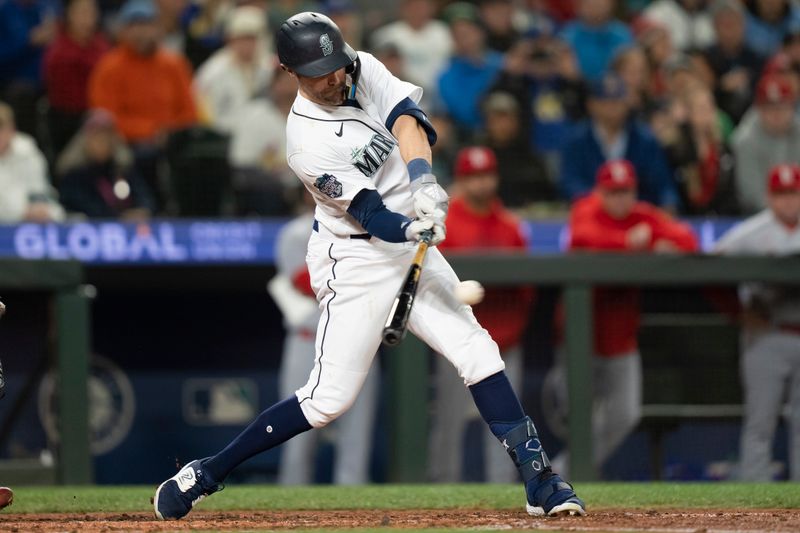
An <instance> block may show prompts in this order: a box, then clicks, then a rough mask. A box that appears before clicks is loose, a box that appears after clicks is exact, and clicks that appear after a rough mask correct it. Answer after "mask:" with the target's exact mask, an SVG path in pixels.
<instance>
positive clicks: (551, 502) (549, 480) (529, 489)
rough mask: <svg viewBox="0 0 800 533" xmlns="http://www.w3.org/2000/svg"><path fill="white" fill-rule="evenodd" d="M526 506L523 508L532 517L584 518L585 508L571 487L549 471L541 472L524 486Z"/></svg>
mask: <svg viewBox="0 0 800 533" xmlns="http://www.w3.org/2000/svg"><path fill="white" fill-rule="evenodd" d="M525 494H526V495H527V497H528V504H527V505H526V506H525V508H526V510H527V511H528V514H529V515H532V516H545V515H546V516H585V515H586V506H585V505H584V504H583V500H581V499H580V498H578V496H577V495H576V494H575V491H574V490H573V489H572V485H570V484H569V483H567V482H566V481H564V480H563V479H561V477H560V476H559V475H558V474H554V473H553V472H552V471H550V470H546V471H545V472H542V474H541V475H540V476H539V477H537V478H536V479H532V480H530V481H529V482H528V483H526V484H525Z"/></svg>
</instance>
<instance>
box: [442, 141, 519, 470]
mask: <svg viewBox="0 0 800 533" xmlns="http://www.w3.org/2000/svg"><path fill="white" fill-rule="evenodd" d="M454 177H455V180H456V190H455V191H454V195H453V197H452V199H451V200H450V210H449V212H448V214H447V221H446V227H447V240H445V241H444V242H442V243H441V244H439V249H440V250H442V252H443V253H445V254H447V253H450V252H459V251H461V252H464V251H475V250H482V251H485V250H488V249H491V251H492V252H496V251H504V252H507V251H509V250H511V251H520V252H524V251H525V250H526V249H527V240H526V238H525V235H524V231H523V228H522V225H521V223H520V221H519V220H518V219H517V218H516V217H515V216H514V215H513V214H512V213H511V212H510V211H508V210H507V209H506V208H505V207H503V203H502V202H501V201H500V199H499V198H498V196H497V187H498V183H499V176H498V173H497V158H496V156H495V154H494V152H493V151H492V150H491V149H490V148H486V147H482V146H471V147H468V148H464V149H462V150H461V151H460V152H459V153H458V155H457V156H456V162H455V171H454ZM531 293H532V291H531V289H529V288H519V287H509V288H506V287H502V288H491V289H488V290H487V291H486V294H485V296H484V299H483V301H482V302H481V303H480V304H477V305H476V306H475V307H474V309H473V312H474V313H475V317H476V318H477V319H478V322H479V323H480V324H481V325H482V326H483V327H484V328H486V329H487V330H488V331H489V333H490V334H491V336H492V338H493V339H494V340H495V342H496V343H497V345H498V347H499V348H500V355H501V356H502V357H503V361H504V362H505V364H506V375H508V379H509V380H510V381H511V383H512V385H513V386H514V388H515V389H516V390H519V389H520V388H521V386H522V360H523V353H522V347H521V345H520V344H521V340H522V334H523V331H524V329H525V325H526V324H527V321H528V310H529V308H530V304H531V297H532V294H531ZM442 359H443V358H437V359H436V399H435V402H434V420H433V424H432V432H431V446H430V450H431V457H430V461H429V464H430V465H431V476H432V478H433V479H434V480H435V481H459V480H460V471H461V465H462V454H461V453H460V452H461V450H462V449H463V446H462V443H463V438H464V430H465V429H466V425H467V423H468V422H469V420H470V419H473V418H474V419H479V417H480V415H479V414H478V412H477V411H476V410H472V411H471V412H470V410H468V409H467V406H468V403H467V402H466V400H467V399H468V398H467V394H468V392H467V391H466V390H465V389H464V383H463V381H462V380H461V379H459V377H458V376H457V375H455V374H453V372H452V371H451V369H450V368H449V366H448V363H447V362H446V361H444V360H442ZM484 451H485V458H486V460H485V464H486V468H485V471H486V478H487V481H490V482H492V483H511V482H514V481H516V480H517V478H518V474H517V472H516V469H515V468H514V465H513V464H509V462H508V459H507V458H506V457H505V455H506V453H505V451H504V450H503V449H501V448H498V447H497V446H495V445H494V437H493V436H492V434H491V432H487V433H486V439H485V441H484Z"/></svg>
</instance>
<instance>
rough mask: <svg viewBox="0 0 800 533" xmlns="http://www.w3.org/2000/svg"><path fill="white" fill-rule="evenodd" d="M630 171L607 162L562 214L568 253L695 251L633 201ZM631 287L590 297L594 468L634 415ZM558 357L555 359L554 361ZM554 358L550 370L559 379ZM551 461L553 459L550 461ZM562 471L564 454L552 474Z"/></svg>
mask: <svg viewBox="0 0 800 533" xmlns="http://www.w3.org/2000/svg"><path fill="white" fill-rule="evenodd" d="M636 187H637V178H636V171H635V170H634V168H633V165H631V163H630V162H628V161H625V160H614V161H609V162H607V163H605V164H604V165H603V166H601V167H600V169H599V170H598V172H597V176H596V186H595V189H594V191H593V193H592V194H590V195H588V196H586V197H584V198H582V199H580V200H578V201H577V202H575V204H574V205H573V207H572V211H571V213H570V221H569V228H570V232H571V238H570V245H569V247H570V250H573V251H575V250H585V251H596V252H638V253H650V252H655V253H680V252H693V251H696V250H697V248H698V242H697V238H696V237H695V235H694V233H693V232H692V229H691V228H690V227H689V226H687V225H685V224H683V223H680V222H678V221H676V220H674V219H673V218H672V217H670V215H669V214H667V213H666V212H665V211H663V210H661V209H658V208H657V207H655V206H653V205H651V204H648V203H646V202H640V201H637V200H636ZM639 321H640V310H639V290H638V289H629V288H602V289H597V290H595V292H594V355H593V357H592V363H591V364H592V376H593V380H594V383H593V387H594V388H593V396H594V403H595V406H594V411H593V413H594V414H593V420H592V428H593V431H592V442H593V445H594V464H595V466H596V467H597V468H599V467H601V466H602V465H603V463H604V462H605V461H606V459H608V457H609V456H610V455H611V454H612V453H613V452H614V450H615V449H616V448H617V447H618V446H619V445H620V444H621V443H622V441H623V440H624V439H625V437H627V436H628V434H629V433H630V432H631V431H633V429H634V428H635V427H636V424H637V423H638V422H639V418H640V416H641V404H642V363H641V357H640V355H639V347H638V343H637V332H638V330H639ZM562 359H563V358H562ZM564 363H565V361H561V362H560V364H559V365H558V369H557V370H555V371H556V372H558V373H560V375H561V376H563V375H564V368H563V367H564ZM556 461H557V462H556ZM562 463H563V464H564V466H566V463H567V461H566V454H565V453H562V454H561V455H559V456H558V457H557V458H556V460H555V461H554V465H556V466H554V467H553V468H554V470H557V471H559V472H561V471H563V470H558V467H560V466H561V464H562Z"/></svg>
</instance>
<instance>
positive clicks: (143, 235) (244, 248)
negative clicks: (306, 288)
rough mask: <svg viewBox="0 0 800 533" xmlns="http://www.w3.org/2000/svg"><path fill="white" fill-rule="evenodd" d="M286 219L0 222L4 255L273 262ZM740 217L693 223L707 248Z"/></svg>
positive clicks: (540, 245)
mask: <svg viewBox="0 0 800 533" xmlns="http://www.w3.org/2000/svg"><path fill="white" fill-rule="evenodd" d="M285 222H286V220H278V219H268V220H154V221H152V222H147V223H138V224H137V223H124V222H115V221H92V222H68V223H64V224H19V225H0V258H17V259H53V260H65V259H75V260H78V261H81V262H83V263H86V264H89V265H103V264H108V265H113V264H140V265H147V264H159V265H163V264H272V263H273V261H274V258H275V240H276V237H277V234H278V231H279V230H280V228H281V227H282V226H283V224H285ZM736 222H737V221H736V220H734V219H713V220H711V219H709V220H693V221H690V223H691V224H692V226H693V227H694V229H695V231H696V232H697V234H698V236H699V238H700V242H701V247H702V249H703V250H705V251H708V250H710V249H711V248H712V246H713V245H714V243H715V242H716V241H717V239H719V237H720V235H722V234H723V233H724V232H725V231H727V230H728V229H730V228H731V227H732V226H733V225H734V224H735V223H736ZM526 224H527V227H526V229H527V233H528V236H529V240H530V243H531V246H530V251H531V253H534V254H547V253H551V254H552V253H560V252H562V251H563V250H564V249H565V247H566V245H567V243H568V242H569V228H568V227H567V226H566V224H565V223H564V222H563V221H528V222H527V223H526Z"/></svg>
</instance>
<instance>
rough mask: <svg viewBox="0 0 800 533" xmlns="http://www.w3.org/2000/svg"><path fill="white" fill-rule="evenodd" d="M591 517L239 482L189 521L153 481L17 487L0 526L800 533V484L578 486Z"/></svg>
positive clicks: (490, 496)
mask: <svg viewBox="0 0 800 533" xmlns="http://www.w3.org/2000/svg"><path fill="white" fill-rule="evenodd" d="M576 489H577V491H578V493H579V495H580V496H581V497H583V498H584V499H585V500H586V502H587V506H588V509H589V511H590V514H589V516H588V517H585V518H566V519H552V518H532V517H528V516H527V515H526V514H525V512H524V510H523V506H524V497H523V494H522V489H521V487H520V486H518V485H482V484H470V485H375V486H366V487H332V486H314V487H292V488H284V487H276V486H260V485H259V486H253V485H250V486H235V487H229V488H227V489H225V490H224V491H223V492H221V493H219V494H215V495H213V496H212V497H211V498H209V499H207V500H205V501H203V502H202V503H201V504H200V505H199V506H198V507H197V509H196V510H195V511H193V512H192V513H191V514H190V515H189V517H187V518H188V520H186V519H185V520H183V521H181V522H170V523H163V522H156V521H153V520H152V510H151V509H152V507H151V505H150V497H151V496H152V494H153V488H152V487H144V486H131V487H105V486H103V487H17V488H15V501H14V505H13V506H12V507H10V508H8V509H6V510H4V511H3V512H2V513H0V531H12V530H16V531H29V530H30V531H64V530H67V531H173V530H194V531H197V530H203V531H269V530H275V529H278V530H285V529H293V530H302V531H306V530H309V531H324V532H325V533H329V532H331V531H339V530H341V531H350V532H352V531H353V529H358V530H359V531H367V530H379V531H381V532H383V533H389V532H391V531H394V530H402V531H409V530H413V531H424V530H427V529H431V528H433V529H436V530H438V531H443V530H447V531H448V532H449V531H456V530H475V529H504V530H505V529H510V530H523V529H536V530H540V531H564V530H576V529H577V530H587V531H648V532H649V531H670V532H676V531H681V532H683V531H704V532H712V531H800V484H791V483H779V484H763V485H753V484H736V483H641V484H639V483H581V484H577V485H576Z"/></svg>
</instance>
